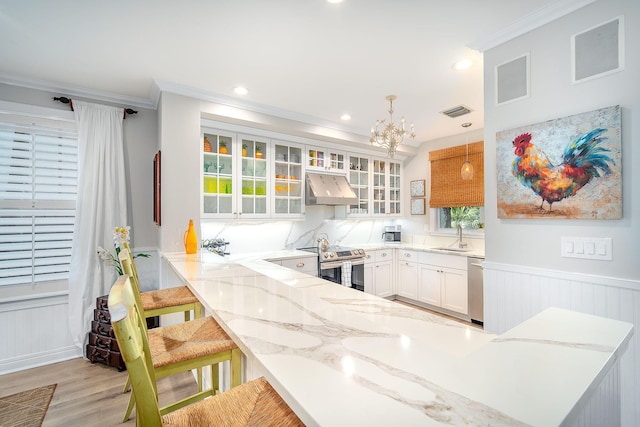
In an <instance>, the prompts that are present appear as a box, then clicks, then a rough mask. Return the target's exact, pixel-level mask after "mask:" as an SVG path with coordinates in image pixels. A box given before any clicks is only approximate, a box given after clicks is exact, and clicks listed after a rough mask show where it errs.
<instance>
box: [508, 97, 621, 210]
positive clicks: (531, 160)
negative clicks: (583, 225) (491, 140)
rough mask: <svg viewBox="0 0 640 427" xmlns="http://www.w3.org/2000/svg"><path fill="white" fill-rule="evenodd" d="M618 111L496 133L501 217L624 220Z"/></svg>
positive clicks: (601, 111)
mask: <svg viewBox="0 0 640 427" xmlns="http://www.w3.org/2000/svg"><path fill="white" fill-rule="evenodd" d="M621 135H622V133H621V113H620V106H619V105H615V106H611V107H606V108H601V109H598V110H593V111H588V112H585V113H580V114H576V115H572V116H567V117H562V118H558V119H554V120H549V121H546V122H542V123H536V124H532V125H527V126H521V127H518V128H514V129H508V130H503V131H499V132H497V133H496V168H497V204H498V218H500V219H514V218H556V219H599V220H614V219H620V218H622V153H621V151H622V137H621Z"/></svg>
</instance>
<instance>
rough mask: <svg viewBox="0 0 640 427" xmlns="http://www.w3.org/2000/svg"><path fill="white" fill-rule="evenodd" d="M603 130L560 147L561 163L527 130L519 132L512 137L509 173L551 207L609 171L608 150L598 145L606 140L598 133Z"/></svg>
mask: <svg viewBox="0 0 640 427" xmlns="http://www.w3.org/2000/svg"><path fill="white" fill-rule="evenodd" d="M606 131H607V129H602V128H596V129H593V130H591V131H589V132H587V133H585V134H584V135H581V136H579V137H578V138H576V139H575V140H574V141H573V142H571V143H570V144H569V145H567V147H566V148H565V150H564V154H563V155H562V163H560V164H559V165H557V166H554V165H553V164H552V163H551V161H549V158H548V157H547V155H546V154H545V153H544V151H542V150H541V149H539V148H538V147H536V145H535V144H534V143H533V142H532V141H531V134H530V133H523V134H520V135H518V136H516V137H515V139H514V140H513V147H514V148H515V150H514V154H515V155H516V158H515V160H514V161H513V170H512V173H513V175H514V176H515V177H516V178H517V179H518V181H520V183H521V184H522V185H524V186H525V187H527V188H530V189H531V190H532V191H533V192H534V193H535V194H537V195H538V196H540V197H541V198H542V202H541V203H540V210H543V211H544V202H547V203H548V205H549V212H551V206H552V204H553V203H555V202H559V201H561V200H563V199H566V198H567V197H572V196H575V194H576V193H577V192H578V191H579V190H580V189H581V188H582V187H584V186H585V185H586V184H587V183H589V182H590V181H591V180H592V179H594V178H598V177H600V176H601V173H602V174H610V173H611V168H610V166H609V164H613V163H614V162H613V160H612V159H611V158H610V157H609V156H607V154H606V153H607V152H609V150H608V149H606V148H604V147H602V143H603V142H604V141H606V140H607V138H606V137H603V136H602V134H603V133H605V132H606Z"/></svg>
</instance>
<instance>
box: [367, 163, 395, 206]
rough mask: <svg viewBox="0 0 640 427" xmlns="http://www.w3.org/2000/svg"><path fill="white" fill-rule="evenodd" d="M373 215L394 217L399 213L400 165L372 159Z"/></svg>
mask: <svg viewBox="0 0 640 427" xmlns="http://www.w3.org/2000/svg"><path fill="white" fill-rule="evenodd" d="M372 163H373V170H372V177H373V185H372V188H373V200H372V201H373V215H396V216H399V215H400V214H401V212H400V205H401V203H400V199H401V197H400V196H401V193H400V186H401V184H400V183H401V165H400V163H399V162H394V161H389V160H382V159H373V160H372Z"/></svg>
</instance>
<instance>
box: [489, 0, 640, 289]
mask: <svg viewBox="0 0 640 427" xmlns="http://www.w3.org/2000/svg"><path fill="white" fill-rule="evenodd" d="M622 14H625V15H626V16H625V24H626V25H625V31H626V41H627V44H626V45H627V48H626V69H625V70H624V71H621V72H618V73H615V74H612V75H609V76H606V77H602V78H599V79H595V80H591V81H588V82H584V83H580V84H576V85H571V83H570V81H571V80H570V76H571V52H570V38H571V35H572V34H575V33H577V32H580V31H583V30H585V29H588V28H590V27H592V26H595V25H597V24H599V23H602V22H604V21H606V20H610V19H612V18H614V17H616V16H618V15H622ZM639 14H640V3H638V2H637V1H634V0H608V1H598V2H596V3H594V4H592V5H589V6H587V7H585V8H583V9H580V10H578V11H577V12H574V13H573V14H571V15H570V16H567V17H565V18H562V19H559V20H557V21H555V22H552V23H550V24H548V25H545V26H544V27H542V28H540V29H538V30H535V31H533V32H530V33H528V34H525V35H523V36H521V37H518V38H517V39H515V40H513V41H510V42H508V43H505V44H503V45H501V46H498V47H496V48H494V49H491V50H489V51H488V52H485V82H484V84H485V153H487V155H486V156H485V201H486V203H485V205H486V213H487V218H486V228H487V239H486V254H487V259H490V260H491V261H494V262H503V263H509V264H521V265H527V266H535V267H539V268H548V269H552V270H561V271H580V272H582V273H588V274H596V275H603V276H612V277H624V278H629V279H638V278H640V263H639V262H638V255H637V251H635V250H634V246H635V245H634V243H636V242H638V241H639V239H640V221H639V220H638V216H637V212H640V197H639V196H638V194H639V193H638V187H637V186H638V184H637V183H638V182H640V168H638V167H635V166H634V165H635V164H636V163H638V162H637V161H636V162H634V159H635V160H640V151H638V149H637V147H638V144H639V139H638V126H639V125H640V108H639V107H640V78H638V75H639V74H640V67H639V65H638V61H639V60H640V55H639V50H638V48H637V46H636V42H637V41H638V40H640V31H639V29H638V23H640V16H639ZM527 52H529V53H530V55H531V96H530V97H529V98H527V99H523V100H521V101H516V102H512V103H509V104H506V105H502V106H498V107H496V106H495V103H494V100H495V96H494V91H495V84H494V78H495V77H494V67H495V66H496V65H497V64H501V63H504V62H506V61H509V60H511V59H513V58H515V57H517V56H521V55H522V54H524V53H527ZM617 104H619V105H621V107H622V181H623V184H622V191H623V197H622V201H623V218H622V219H621V220H612V221H591V220H554V219H539V220H520V219H517V220H516V219H514V220H505V219H503V220H500V219H498V218H497V208H496V206H497V201H496V161H495V156H493V155H490V154H491V153H495V152H496V141H495V136H496V132H497V131H501V130H505V129H510V128H514V127H518V126H522V125H527V124H533V123H539V122H543V121H546V120H550V119H554V118H560V117H564V116H568V115H573V114H577V113H581V112H585V111H591V110H595V109H598V108H602V107H606V106H610V105H617ZM568 142H569V141H567V143H568ZM560 203H562V202H559V203H558V204H560ZM633 212H636V216H635V218H634V216H633V214H632V213H633ZM516 236H517V237H516ZM561 236H583V237H611V238H612V239H613V260H612V261H589V260H582V259H571V258H561V257H560V256H559V254H560V237H561Z"/></svg>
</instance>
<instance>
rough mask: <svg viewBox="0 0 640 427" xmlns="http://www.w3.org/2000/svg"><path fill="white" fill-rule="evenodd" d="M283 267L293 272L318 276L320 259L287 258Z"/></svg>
mask: <svg viewBox="0 0 640 427" xmlns="http://www.w3.org/2000/svg"><path fill="white" fill-rule="evenodd" d="M281 265H282V266H283V267H287V268H290V269H292V270H296V271H300V272H302V273H307V274H311V275H312V276H317V275H318V257H317V256H307V257H303V258H285V259H283V260H282V264H281Z"/></svg>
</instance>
